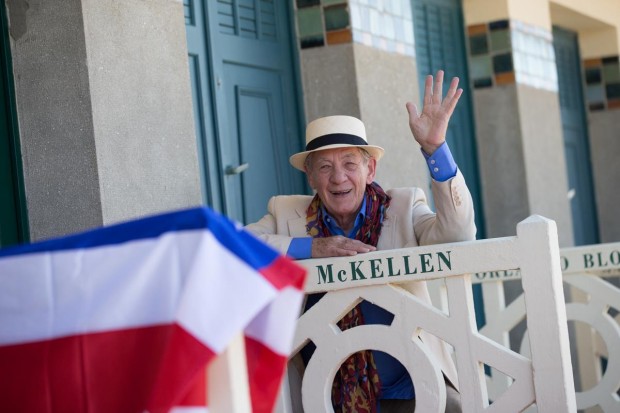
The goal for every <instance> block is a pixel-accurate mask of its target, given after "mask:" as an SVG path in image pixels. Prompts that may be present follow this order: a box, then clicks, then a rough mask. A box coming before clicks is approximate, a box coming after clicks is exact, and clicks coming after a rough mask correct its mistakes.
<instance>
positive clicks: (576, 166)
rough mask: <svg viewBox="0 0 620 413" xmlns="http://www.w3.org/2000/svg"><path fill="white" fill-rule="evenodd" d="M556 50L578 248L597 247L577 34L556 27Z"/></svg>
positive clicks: (569, 182)
mask: <svg viewBox="0 0 620 413" xmlns="http://www.w3.org/2000/svg"><path fill="white" fill-rule="evenodd" d="M553 48H554V49H555V62H556V66H557V70H558V86H559V96H560V110H561V115H562V131H563V133H564V155H565V157H566V173H567V175H568V187H569V192H568V197H569V199H570V206H571V213H572V218H573V234H574V238H575V245H587V244H595V243H597V242H598V241H599V238H598V222H597V221H598V220H597V217H596V207H595V203H594V190H593V187H592V172H591V171H592V167H591V162H590V146H589V144H588V128H587V124H586V114H585V107H584V105H585V100H584V97H583V89H582V87H583V86H582V85H583V82H582V79H583V78H582V76H581V58H580V56H579V45H578V43H577V33H575V32H572V31H569V30H565V29H562V28H559V27H554V28H553Z"/></svg>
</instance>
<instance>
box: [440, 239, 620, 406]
mask: <svg viewBox="0 0 620 413" xmlns="http://www.w3.org/2000/svg"><path fill="white" fill-rule="evenodd" d="M560 254H561V259H560V261H561V267H562V272H563V275H564V277H563V279H564V283H565V285H566V286H567V291H570V294H567V297H566V314H567V318H568V320H572V321H575V322H578V323H576V324H575V326H574V338H573V340H572V343H571V344H572V345H573V346H574V348H573V355H574V356H575V358H574V360H575V363H577V367H578V368H576V369H575V370H576V371H578V372H579V377H578V378H577V379H576V381H577V387H578V388H580V389H581V391H578V392H577V393H576V401H577V407H578V408H579V409H584V410H586V409H587V411H588V412H600V411H603V412H605V413H617V412H620V397H619V396H618V392H619V391H620V316H619V315H618V311H620V289H619V288H618V287H617V284H616V285H614V284H613V283H612V282H611V281H612V280H611V278H613V277H618V275H620V243H613V244H601V245H591V246H586V247H577V248H565V249H562V250H561V251H560ZM520 276H521V275H520V274H519V272H518V271H513V270H508V271H498V272H482V273H478V274H474V275H473V276H472V282H474V283H482V290H483V297H484V314H485V318H486V324H485V325H484V327H483V328H482V329H481V330H480V333H482V334H483V335H485V336H486V337H489V338H491V339H492V340H494V341H495V342H497V343H500V344H502V345H505V346H509V345H510V343H509V333H510V331H512V330H513V329H514V328H515V327H516V326H517V325H518V324H519V323H521V322H522V321H523V319H524V318H525V317H526V310H525V299H526V297H524V296H523V295H519V296H517V297H516V298H515V299H514V300H513V301H512V302H510V303H509V304H508V305H506V302H505V281H507V280H518V279H519V278H520ZM616 281H618V280H617V279H616ZM442 295H443V294H441V292H438V291H435V294H434V296H435V297H436V300H438V301H443V299H442V298H441V296H442ZM529 334H531V332H530V333H529ZM516 347H518V348H516V349H514V350H515V351H518V352H520V353H521V354H523V355H525V356H527V355H528V354H529V352H530V345H529V343H528V340H527V334H526V335H525V336H524V337H523V340H521V342H520V343H519V344H518V345H517V346H516ZM605 362H606V369H605V371H604V373H603V364H604V363H605ZM510 384H511V380H510V379H509V378H507V377H505V376H503V375H501V374H497V372H491V377H489V376H487V385H488V389H489V397H490V398H491V399H494V398H496V397H498V396H499V395H500V394H501V393H502V392H503V391H505V389H506V388H507V387H508V386H509V385H510Z"/></svg>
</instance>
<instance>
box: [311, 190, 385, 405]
mask: <svg viewBox="0 0 620 413" xmlns="http://www.w3.org/2000/svg"><path fill="white" fill-rule="evenodd" d="M364 196H365V198H366V211H365V213H366V216H365V218H364V223H363V224H362V226H361V228H360V229H359V230H358V231H357V233H356V234H355V237H354V238H355V239H357V240H360V241H362V242H363V243H365V244H369V245H373V246H375V247H376V246H377V243H378V242H379V235H380V234H381V226H382V224H383V218H384V216H385V211H387V209H388V207H389V205H390V197H389V196H388V195H387V194H386V193H385V192H384V191H383V189H382V188H381V187H380V186H379V185H378V184H377V183H375V182H373V183H372V184H370V185H367V186H366V192H365V194H364ZM323 215H324V209H323V208H322V202H321V199H320V198H319V196H318V195H315V196H314V199H313V200H312V202H310V205H309V206H308V209H307V211H306V231H307V233H308V235H310V236H312V237H329V236H331V235H332V234H331V233H330V231H329V228H328V227H327V225H325V223H324V221H323V218H324V216H323ZM363 324H364V316H363V314H362V311H361V309H360V306H359V305H357V306H355V307H354V308H353V309H352V310H351V311H350V312H349V313H348V314H347V315H345V316H344V317H343V318H342V320H340V321H339V322H338V327H339V328H340V329H341V330H342V331H344V330H347V329H349V328H352V327H355V326H358V325H363ZM380 394H381V381H380V380H379V374H378V372H377V366H376V365H375V360H374V357H373V355H372V351H370V350H364V351H360V352H357V353H355V354H352V355H351V356H350V357H349V358H348V359H347V360H345V362H344V363H343V364H342V365H341V366H340V369H339V370H338V371H337V372H336V377H335V378H334V384H333V387H332V405H333V406H334V412H336V413H376V412H377V403H378V398H379V396H380Z"/></svg>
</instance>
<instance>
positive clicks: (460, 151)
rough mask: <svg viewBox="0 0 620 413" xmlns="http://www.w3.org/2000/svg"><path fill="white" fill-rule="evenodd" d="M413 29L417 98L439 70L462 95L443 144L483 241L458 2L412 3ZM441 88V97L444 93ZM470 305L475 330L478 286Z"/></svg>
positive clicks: (480, 315) (479, 313) (480, 312)
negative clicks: (466, 192) (455, 79)
mask: <svg viewBox="0 0 620 413" xmlns="http://www.w3.org/2000/svg"><path fill="white" fill-rule="evenodd" d="M411 8H412V12H413V30H414V36H415V50H416V61H417V66H418V79H419V82H420V94H421V96H420V99H422V98H423V93H424V79H425V77H426V75H428V74H433V75H434V74H435V73H437V70H439V69H443V70H444V72H445V79H447V81H448V82H450V80H451V79H452V78H453V77H454V76H457V77H458V78H459V80H460V82H459V86H460V87H462V88H463V91H464V93H463V95H461V98H460V100H459V103H458V105H457V107H456V109H455V110H454V113H453V114H452V118H451V119H450V127H449V129H448V133H447V136H446V141H447V142H448V144H449V145H450V150H451V151H452V154H453V155H454V159H455V161H456V163H457V165H458V167H459V169H460V170H461V172H462V173H463V176H464V177H465V180H466V182H467V186H468V187H469V190H470V192H471V195H472V198H473V201H474V210H475V212H476V227H477V229H478V231H477V233H476V237H477V238H485V228H484V211H483V209H482V199H481V192H480V177H479V174H478V156H477V152H476V139H475V134H474V121H473V113H472V103H471V96H472V95H471V88H470V86H469V75H468V73H467V56H466V54H465V51H466V50H467V49H466V47H465V31H464V27H463V11H462V9H461V3H460V0H412V1H411ZM447 89H448V88H447V87H444V95H445V93H446V92H447ZM473 294H474V306H475V310H476V322H477V324H478V327H482V326H483V325H484V324H485V317H484V308H483V305H482V303H483V300H482V287H481V286H480V285H479V284H477V285H474V286H473Z"/></svg>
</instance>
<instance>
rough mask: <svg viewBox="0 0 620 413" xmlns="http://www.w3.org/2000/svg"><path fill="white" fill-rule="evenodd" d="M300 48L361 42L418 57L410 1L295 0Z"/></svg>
mask: <svg viewBox="0 0 620 413" xmlns="http://www.w3.org/2000/svg"><path fill="white" fill-rule="evenodd" d="M295 5H296V10H295V16H296V23H297V35H298V40H299V47H300V48H301V49H307V48H311V47H321V46H326V45H333V44H339V43H352V42H355V43H360V44H364V45H366V46H370V47H374V48H376V49H380V50H384V51H388V52H392V53H398V54H402V55H407V56H415V47H414V39H413V19H412V15H411V3H410V1H409V0H348V1H347V0H295Z"/></svg>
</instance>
